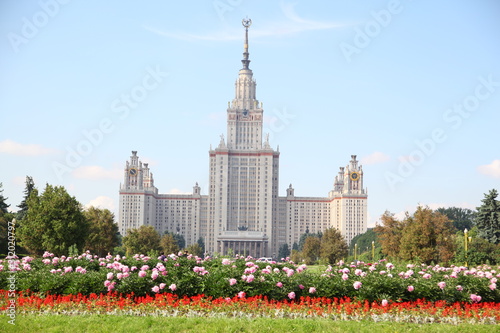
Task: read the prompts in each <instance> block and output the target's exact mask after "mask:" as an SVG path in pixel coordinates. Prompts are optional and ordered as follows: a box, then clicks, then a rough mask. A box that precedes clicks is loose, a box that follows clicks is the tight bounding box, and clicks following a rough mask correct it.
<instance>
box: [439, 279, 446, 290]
mask: <svg viewBox="0 0 500 333" xmlns="http://www.w3.org/2000/svg"><path fill="white" fill-rule="evenodd" d="M438 287H439V288H441V290H443V289H444V288H445V287H446V282H443V281H441V282H438Z"/></svg>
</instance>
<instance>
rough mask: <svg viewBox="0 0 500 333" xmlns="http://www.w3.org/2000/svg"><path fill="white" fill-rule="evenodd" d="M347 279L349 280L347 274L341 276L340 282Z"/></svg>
mask: <svg viewBox="0 0 500 333" xmlns="http://www.w3.org/2000/svg"><path fill="white" fill-rule="evenodd" d="M347 279H349V275H347V274H345V273H344V274H342V280H344V281H346V280H347Z"/></svg>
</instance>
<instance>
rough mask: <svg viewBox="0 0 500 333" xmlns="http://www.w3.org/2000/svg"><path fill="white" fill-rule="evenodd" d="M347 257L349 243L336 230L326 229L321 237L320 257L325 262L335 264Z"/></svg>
mask: <svg viewBox="0 0 500 333" xmlns="http://www.w3.org/2000/svg"><path fill="white" fill-rule="evenodd" d="M346 255H347V243H346V241H345V239H344V237H343V236H342V234H341V233H340V231H338V230H337V229H335V228H329V229H326V230H325V232H324V233H323V236H322V237H321V242H320V249H319V256H320V257H321V259H323V260H324V261H325V262H327V263H330V264H334V263H336V262H338V261H339V260H340V259H342V258H345V256H346Z"/></svg>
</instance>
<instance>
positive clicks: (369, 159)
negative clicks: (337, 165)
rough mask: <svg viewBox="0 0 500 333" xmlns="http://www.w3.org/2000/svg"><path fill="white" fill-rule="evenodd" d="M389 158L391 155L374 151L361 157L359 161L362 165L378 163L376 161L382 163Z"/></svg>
mask: <svg viewBox="0 0 500 333" xmlns="http://www.w3.org/2000/svg"><path fill="white" fill-rule="evenodd" d="M390 159H391V157H390V156H389V155H387V154H384V153H382V152H379V151H376V152H374V153H372V154H370V155H368V156H365V157H363V158H362V159H361V160H360V162H361V164H363V165H370V164H378V163H383V162H387V161H389V160H390Z"/></svg>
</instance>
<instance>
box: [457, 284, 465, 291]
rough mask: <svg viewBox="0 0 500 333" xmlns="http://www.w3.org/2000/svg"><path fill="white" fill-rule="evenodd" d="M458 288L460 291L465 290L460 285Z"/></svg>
mask: <svg viewBox="0 0 500 333" xmlns="http://www.w3.org/2000/svg"><path fill="white" fill-rule="evenodd" d="M456 288H457V290H458V291H462V290H464V288H463V287H462V286H461V285H458V286H457V287H456Z"/></svg>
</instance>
